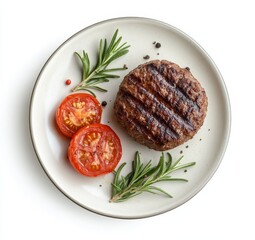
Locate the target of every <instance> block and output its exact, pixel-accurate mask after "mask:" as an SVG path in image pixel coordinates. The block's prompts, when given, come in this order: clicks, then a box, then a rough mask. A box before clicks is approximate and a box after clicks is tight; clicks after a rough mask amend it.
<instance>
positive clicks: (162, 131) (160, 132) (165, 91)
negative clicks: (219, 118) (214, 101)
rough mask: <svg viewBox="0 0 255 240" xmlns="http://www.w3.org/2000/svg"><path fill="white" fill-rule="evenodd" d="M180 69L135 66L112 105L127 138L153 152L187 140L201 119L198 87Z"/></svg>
mask: <svg viewBox="0 0 255 240" xmlns="http://www.w3.org/2000/svg"><path fill="white" fill-rule="evenodd" d="M179 69H181V68H179V66H178V65H176V64H174V63H171V62H168V61H159V60H155V61H151V62H148V63H146V64H143V65H140V66H138V67H137V68H136V69H134V70H133V71H131V72H130V73H129V74H128V75H127V76H126V77H125V78H124V80H123V82H122V84H121V86H120V90H119V93H118V95H117V99H116V102H115V113H116V115H117V118H118V120H119V122H120V123H121V124H122V125H123V126H124V127H125V128H126V129H127V130H128V132H129V134H130V135H131V136H133V137H134V138H135V139H136V140H137V141H138V142H140V143H143V144H145V145H147V146H149V147H152V148H154V149H156V150H157V149H160V150H162V149H164V145H166V144H167V143H169V142H171V141H172V144H170V145H171V146H170V145H169V146H170V148H173V147H175V146H177V145H179V144H180V143H182V142H183V139H186V138H187V136H188V137H189V138H190V136H191V135H194V134H193V133H195V132H196V131H197V130H198V128H199V127H200V125H199V123H200V119H201V118H203V117H204V111H200V110H201V107H203V101H202V100H203V99H204V97H201V86H200V84H199V83H198V82H197V80H195V79H193V76H192V75H191V73H190V72H189V71H188V70H187V69H181V71H178V70H179ZM191 76H192V78H191ZM194 80H195V81H194ZM206 104H207V101H206ZM122 121H125V122H122ZM153 145H158V146H156V147H154V146H153ZM166 147H167V146H166Z"/></svg>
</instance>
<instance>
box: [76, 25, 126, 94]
mask: <svg viewBox="0 0 255 240" xmlns="http://www.w3.org/2000/svg"><path fill="white" fill-rule="evenodd" d="M121 40H122V37H118V29H117V30H116V31H115V33H114V34H113V36H112V39H111V41H110V43H109V44H108V42H107V40H106V39H104V40H102V39H101V40H100V44H99V50H98V56H97V63H96V65H95V66H94V67H92V68H91V63H90V60H89V56H88V53H86V52H85V51H84V50H83V52H82V55H80V54H79V53H78V52H75V54H76V55H77V56H78V58H79V59H80V61H81V64H82V79H81V82H80V83H79V84H78V85H77V86H76V87H74V88H73V89H72V91H78V90H85V91H87V92H90V93H91V94H93V95H94V96H95V94H94V92H93V90H98V91H101V92H107V90H106V89H104V88H102V87H99V86H97V85H98V84H100V83H104V82H109V78H119V76H118V75H116V74H112V72H115V71H119V70H125V69H127V68H126V67H120V68H107V67H108V65H109V64H110V63H111V62H113V61H114V60H116V59H117V58H120V57H122V56H123V55H125V54H127V53H128V51H129V50H128V48H129V47H130V46H129V45H127V43H126V42H125V43H121Z"/></svg>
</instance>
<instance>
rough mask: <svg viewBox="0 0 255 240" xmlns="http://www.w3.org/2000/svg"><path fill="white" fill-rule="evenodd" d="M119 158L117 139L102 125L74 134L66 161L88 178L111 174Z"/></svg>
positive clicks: (108, 128)
mask: <svg viewBox="0 0 255 240" xmlns="http://www.w3.org/2000/svg"><path fill="white" fill-rule="evenodd" d="M121 157H122V146H121V142H120V139H119V137H118V136H117V134H116V133H115V132H114V131H113V130H112V129H111V128H110V127H109V126H108V125H104V124H91V125H88V126H86V127H83V128H81V129H80V130H78V131H77V132H76V133H75V134H74V136H73V138H72V139H71V142H70V145H69V148H68V159H69V161H70V163H71V164H72V166H73V167H74V169H75V170H76V171H77V172H78V173H80V174H82V175H84V176H88V177H96V176H99V175H104V174H107V173H110V172H112V171H113V170H114V169H115V167H116V166H117V164H118V163H119V161H120V159H121Z"/></svg>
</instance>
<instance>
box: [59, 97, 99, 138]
mask: <svg viewBox="0 0 255 240" xmlns="http://www.w3.org/2000/svg"><path fill="white" fill-rule="evenodd" d="M101 115H102V106H101V104H100V103H99V102H98V100H97V99H96V98H95V97H93V96H92V95H90V94H87V93H75V94H70V95H68V96H67V97H65V98H64V99H63V101H62V102H61V103H60V105H59V107H58V108H57V111H56V115H55V118H56V123H57V126H58V128H59V130H60V132H61V133H62V134H63V135H65V136H66V137H69V138H71V137H72V136H73V135H74V133H75V132H77V131H78V130H79V129H80V128H82V127H84V126H87V125H89V124H93V123H100V121H101Z"/></svg>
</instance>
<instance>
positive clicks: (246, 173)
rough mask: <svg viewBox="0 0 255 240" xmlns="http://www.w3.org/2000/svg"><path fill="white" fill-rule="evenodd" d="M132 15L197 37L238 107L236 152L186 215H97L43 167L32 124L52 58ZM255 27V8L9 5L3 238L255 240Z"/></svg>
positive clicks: (0, 87)
mask: <svg viewBox="0 0 255 240" xmlns="http://www.w3.org/2000/svg"><path fill="white" fill-rule="evenodd" d="M166 2H167V6H166ZM124 16H139V17H149V18H154V19H158V20H161V21H164V22H167V23H169V24H171V25H173V26H175V27H177V28H179V29H181V30H182V31H184V32H186V33H187V34H188V35H190V36H191V37H193V38H194V39H195V40H196V41H197V42H198V43H199V44H200V45H202V47H203V48H204V49H205V50H206V51H207V52H208V53H209V55H210V56H211V57H212V58H213V59H214V61H215V63H216V65H217V66H218V68H219V69H220V71H221V73H222V75H223V78H224V80H225V83H226V85H227V88H228V91H229V95H230V100H231V108H232V131H231V136H230V141H229V145H228V148H227V151H226V154H225V156H224V159H223V161H222V163H221V165H220V167H219V169H218V171H217V172H216V174H215V175H214V176H213V178H212V179H211V181H210V182H209V183H208V184H207V185H206V186H205V188H204V189H203V190H202V191H201V192H200V193H198V194H197V195H196V196H195V197H194V198H192V199H191V200H190V201H188V202H187V203H185V204H184V205H182V206H181V207H179V208H177V209H175V210H173V211H170V212H167V213H165V214H162V215H159V216H156V217H151V218H146V219H140V220H119V219H112V218H108V217H103V216H100V215H96V214H94V213H91V212H89V211H87V210H85V209H83V208H81V207H79V206H77V205H76V204H74V203H73V202H71V201H70V200H69V199H68V198H66V197H65V196H64V195H63V194H62V193H61V192H59V191H58V190H57V189H56V187H55V186H54V185H53V184H52V182H51V181H50V180H49V179H48V178H47V176H46V174H45V173H44V171H43V169H42V168H41V166H40V164H39V162H38V161H37V158H36V155H35V153H34V151H33V147H32V144H31V140H30V134H29V124H28V115H29V101H30V96H31V91H32V88H33V85H34V83H35V81H36V78H37V75H38V73H39V71H40V69H41V68H42V66H43V64H44V63H45V61H46V60H47V58H48V57H49V56H50V55H51V53H52V52H53V51H54V50H55V49H56V48H57V47H58V46H59V45H60V44H61V43H62V42H63V41H65V40H66V39H67V38H69V37H70V36H71V35H73V34H74V33H75V32H77V31H79V30H81V29H83V28H84V27H87V26H89V25H91V24H93V23H95V22H98V21H102V20H105V19H109V18H113V17H124ZM254 22H255V14H254V7H253V5H252V1H248V0H243V1H223V0H221V1H218V0H214V1H210V2H209V1H198V0H193V1H184V0H180V1H162V0H157V1H134V2H132V1H113V0H108V1H85V0H82V1H78V0H72V1H58V0H56V1H53V0H43V1H42V0H38V1H32V0H31V1H29V0H23V1H20V0H0V83H1V84H0V91H1V93H0V104H1V111H0V114H1V115H0V130H1V131H0V132H1V134H0V140H1V142H0V146H1V155H0V156H1V157H0V159H1V165H0V239H1V240H9V239H10V240H12V239H26V240H30V239H37V240H40V239H86V238H92V237H94V238H96V239H99V238H101V237H102V238H103V239H113V238H115V237H116V238H118V239H131V238H133V239H134V238H135V239H138V238H141V239H146V238H147V239H148V238H149V239H152V238H157V239H158V238H159V234H160V233H163V234H164V238H169V239H170V238H171V239H254V238H255V233H254V229H253V228H254V214H255V197H254V189H255V187H254V185H255V184H254V183H255V181H254V177H253V176H254V173H255V157H254V152H253V151H254V149H255V148H254V146H255V141H254V138H253V137H254V135H255V127H254V119H255V113H254V110H255V108H254V104H255V101H254V96H255V93H254V87H255V84H254V82H255V79H254V73H253V72H254V68H255V60H254V56H255V46H254V44H255V37H254V29H255V24H254ZM219 107H220V106H219Z"/></svg>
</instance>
